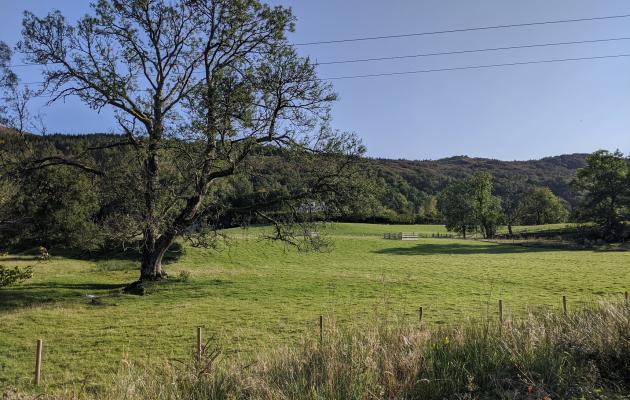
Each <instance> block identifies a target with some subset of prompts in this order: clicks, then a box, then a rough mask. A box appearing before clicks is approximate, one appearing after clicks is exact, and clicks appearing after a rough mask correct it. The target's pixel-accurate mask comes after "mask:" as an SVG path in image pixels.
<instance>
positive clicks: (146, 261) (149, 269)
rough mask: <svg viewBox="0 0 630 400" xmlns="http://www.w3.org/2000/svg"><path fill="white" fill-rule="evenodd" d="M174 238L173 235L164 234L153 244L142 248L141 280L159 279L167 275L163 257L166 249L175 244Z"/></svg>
mask: <svg viewBox="0 0 630 400" xmlns="http://www.w3.org/2000/svg"><path fill="white" fill-rule="evenodd" d="M173 239H174V237H171V236H162V237H161V238H160V240H157V241H156V242H155V244H154V245H153V246H146V247H145V248H144V249H143V250H142V260H141V262H140V281H157V280H160V279H162V278H165V277H166V273H165V272H164V271H163V270H162V259H163V258H164V254H166V250H168V248H169V247H170V246H171V244H173Z"/></svg>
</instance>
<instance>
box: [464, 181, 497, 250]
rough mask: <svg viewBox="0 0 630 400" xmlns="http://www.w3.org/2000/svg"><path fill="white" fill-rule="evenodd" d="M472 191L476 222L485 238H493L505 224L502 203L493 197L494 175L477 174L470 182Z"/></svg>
mask: <svg viewBox="0 0 630 400" xmlns="http://www.w3.org/2000/svg"><path fill="white" fill-rule="evenodd" d="M468 182H469V183H468V184H469V185H470V189H471V195H472V201H473V209H474V213H475V214H474V215H475V217H474V218H475V220H477V221H478V226H479V229H480V230H481V233H482V234H483V237H484V238H491V237H493V236H494V235H495V234H496V232H497V228H498V227H499V225H500V224H501V223H502V222H503V219H504V218H503V212H502V210H501V201H500V199H499V198H498V197H496V196H493V195H492V175H490V174H489V173H487V172H477V173H475V174H474V175H473V176H472V177H471V178H470V179H469V181H468Z"/></svg>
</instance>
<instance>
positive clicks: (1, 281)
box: [0, 265, 33, 288]
mask: <svg viewBox="0 0 630 400" xmlns="http://www.w3.org/2000/svg"><path fill="white" fill-rule="evenodd" d="M32 276H33V267H30V266H29V267H26V268H20V267H13V268H9V267H5V266H4V265H0V288H2V287H5V286H9V285H14V284H16V283H19V282H23V281H25V280H27V279H30V278H31V277H32Z"/></svg>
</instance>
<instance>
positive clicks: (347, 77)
mask: <svg viewBox="0 0 630 400" xmlns="http://www.w3.org/2000/svg"><path fill="white" fill-rule="evenodd" d="M621 57H630V53H629V54H613V55H607V56H594V57H576V58H559V59H552V60H535V61H522V62H512V63H503V64H485V65H468V66H463V67H448V68H434V69H423V70H416V71H403V72H384V73H380V74H366V75H347V76H336V77H330V78H321V79H320V80H322V81H327V80H328V81H329V80H341V79H356V78H374V77H379V76H395V75H412V74H423V73H430V72H444V71H462V70H469V69H483V68H497V67H512V66H520V65H530V64H549V63H559V62H567V61H582V60H601V59H605V58H621Z"/></svg>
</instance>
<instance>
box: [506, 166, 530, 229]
mask: <svg viewBox="0 0 630 400" xmlns="http://www.w3.org/2000/svg"><path fill="white" fill-rule="evenodd" d="M526 187H527V185H526V183H525V182H524V181H523V180H519V179H516V178H515V179H513V180H511V181H508V182H506V183H505V184H504V187H503V193H502V195H501V196H499V197H500V198H501V208H502V209H503V215H504V218H505V224H506V225H507V229H508V234H509V235H510V236H511V235H513V232H512V226H513V225H515V224H517V223H518V222H519V213H520V206H521V199H522V197H523V195H524V193H525V191H526Z"/></svg>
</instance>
